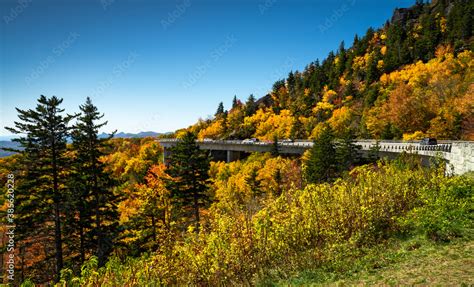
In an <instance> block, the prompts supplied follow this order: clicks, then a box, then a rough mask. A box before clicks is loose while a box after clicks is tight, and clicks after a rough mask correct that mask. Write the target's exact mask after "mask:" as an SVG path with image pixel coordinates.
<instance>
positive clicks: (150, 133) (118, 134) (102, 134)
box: [99, 132, 166, 138]
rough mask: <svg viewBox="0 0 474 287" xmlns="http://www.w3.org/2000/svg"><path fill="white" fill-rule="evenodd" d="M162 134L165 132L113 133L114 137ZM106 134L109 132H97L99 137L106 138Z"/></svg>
mask: <svg viewBox="0 0 474 287" xmlns="http://www.w3.org/2000/svg"><path fill="white" fill-rule="evenodd" d="M162 134H166V133H156V132H139V133H137V134H133V133H124V132H119V133H116V134H115V136H114V138H145V137H156V136H159V135H162ZM108 136H109V134H107V133H101V134H99V137H100V138H106V137H108Z"/></svg>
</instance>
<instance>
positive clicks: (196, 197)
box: [193, 190, 200, 233]
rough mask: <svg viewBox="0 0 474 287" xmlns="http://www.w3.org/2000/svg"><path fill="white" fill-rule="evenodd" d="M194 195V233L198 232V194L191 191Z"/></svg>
mask: <svg viewBox="0 0 474 287" xmlns="http://www.w3.org/2000/svg"><path fill="white" fill-rule="evenodd" d="M193 195H194V218H195V220H196V233H198V232H199V228H200V225H199V202H198V193H197V191H196V190H193Z"/></svg>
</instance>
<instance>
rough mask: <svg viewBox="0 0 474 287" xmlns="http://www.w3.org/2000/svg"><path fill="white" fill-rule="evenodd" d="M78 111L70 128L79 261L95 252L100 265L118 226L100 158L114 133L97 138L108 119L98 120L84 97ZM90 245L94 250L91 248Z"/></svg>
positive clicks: (90, 104) (95, 109)
mask: <svg viewBox="0 0 474 287" xmlns="http://www.w3.org/2000/svg"><path fill="white" fill-rule="evenodd" d="M79 108H80V110H81V114H80V116H79V117H78V120H77V122H76V124H75V125H74V130H73V132H72V148H73V151H74V164H73V169H74V176H73V178H74V181H73V184H74V193H73V195H72V197H73V198H74V201H73V202H74V204H73V206H74V209H73V210H74V212H76V215H77V216H75V217H74V218H77V222H76V226H77V229H78V230H77V231H78V235H79V246H80V248H79V251H80V258H81V262H84V260H85V256H86V254H91V253H92V254H95V255H96V256H97V258H98V261H99V266H101V265H103V264H104V263H105V261H106V259H107V256H108V254H109V253H110V252H111V250H112V242H113V240H114V237H115V233H116V230H117V218H118V214H117V210H116V209H117V207H116V201H117V198H116V196H115V195H114V193H113V190H112V187H113V181H112V179H111V176H110V175H109V174H108V173H107V172H106V171H105V164H104V163H103V162H101V161H100V158H101V157H102V156H104V155H105V152H106V150H107V147H108V145H107V141H108V140H109V139H110V138H111V137H112V136H113V134H112V135H110V136H109V137H107V138H99V136H98V133H99V129H100V128H101V127H103V126H105V125H106V124H107V122H102V123H98V122H99V121H100V120H101V119H102V118H103V116H104V115H103V114H100V113H99V112H98V110H97V107H96V106H94V105H93V104H92V101H91V99H90V98H87V100H86V103H85V104H84V105H81V106H79ZM90 249H93V250H90Z"/></svg>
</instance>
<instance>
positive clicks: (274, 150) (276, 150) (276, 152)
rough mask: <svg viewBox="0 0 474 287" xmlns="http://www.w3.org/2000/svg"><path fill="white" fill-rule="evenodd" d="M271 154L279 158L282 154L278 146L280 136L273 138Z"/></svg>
mask: <svg viewBox="0 0 474 287" xmlns="http://www.w3.org/2000/svg"><path fill="white" fill-rule="evenodd" d="M271 154H272V156H278V155H279V154H280V148H279V146H278V136H277V135H275V136H274V137H273V143H272V150H271Z"/></svg>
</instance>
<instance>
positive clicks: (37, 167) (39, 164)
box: [6, 95, 75, 281]
mask: <svg viewBox="0 0 474 287" xmlns="http://www.w3.org/2000/svg"><path fill="white" fill-rule="evenodd" d="M62 102H63V100H62V99H60V98H57V97H56V96H53V97H51V98H46V97H45V96H43V95H41V97H40V98H39V99H38V104H37V106H36V108H35V109H34V110H32V109H29V110H21V109H18V108H17V109H16V110H17V111H18V117H19V119H20V121H18V122H15V127H6V129H7V130H9V131H10V132H12V133H14V134H25V136H24V137H20V138H18V139H14V141H16V142H18V143H19V144H20V145H21V147H22V148H23V150H22V151H21V154H22V160H23V166H24V168H25V171H24V172H25V174H24V175H23V179H22V180H23V182H24V185H23V187H21V188H19V193H23V194H22V197H23V200H22V201H21V202H19V203H20V204H21V207H20V209H19V210H22V211H26V210H28V211H27V212H28V213H29V214H30V215H31V216H30V220H31V221H30V222H26V223H25V224H29V225H30V226H34V227H35V228H40V229H41V230H42V231H44V232H43V234H45V235H47V236H50V234H51V233H52V234H53V235H52V237H53V238H54V249H55V255H54V257H55V261H56V262H55V276H56V277H55V280H56V281H58V280H59V277H60V272H61V269H62V268H63V232H62V231H63V226H62V224H63V222H64V221H63V217H64V210H63V206H64V202H65V199H66V196H65V194H66V190H65V188H64V186H65V183H66V180H67V178H66V175H67V172H66V171H67V170H68V167H69V160H68V158H67V157H66V152H67V148H66V141H67V137H68V135H69V131H70V127H69V126H68V124H69V122H70V121H71V120H72V119H73V118H74V117H75V116H73V115H64V113H63V112H64V109H61V108H60V105H61V103H62ZM49 203H52V204H49ZM51 218H52V219H53V222H52V223H51V222H50V220H51ZM51 227H53V228H52V229H53V231H52V230H51ZM51 231H52V232H51Z"/></svg>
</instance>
